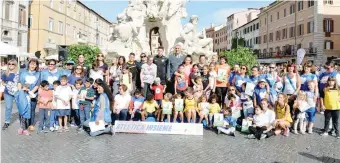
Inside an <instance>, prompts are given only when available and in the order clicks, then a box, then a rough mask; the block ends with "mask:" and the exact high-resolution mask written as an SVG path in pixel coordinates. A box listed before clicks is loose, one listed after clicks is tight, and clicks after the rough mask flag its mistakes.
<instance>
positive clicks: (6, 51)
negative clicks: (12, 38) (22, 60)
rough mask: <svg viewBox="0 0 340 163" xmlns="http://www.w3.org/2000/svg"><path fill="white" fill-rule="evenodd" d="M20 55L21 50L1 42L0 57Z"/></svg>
mask: <svg viewBox="0 0 340 163" xmlns="http://www.w3.org/2000/svg"><path fill="white" fill-rule="evenodd" d="M18 53H19V48H17V47H15V46H12V45H9V44H6V43H3V42H0V55H16V54H18Z"/></svg>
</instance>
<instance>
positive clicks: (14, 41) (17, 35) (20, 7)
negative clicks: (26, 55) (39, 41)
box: [0, 0, 29, 52]
mask: <svg viewBox="0 0 340 163" xmlns="http://www.w3.org/2000/svg"><path fill="white" fill-rule="evenodd" d="M0 3H1V7H0V13H1V15H0V32H1V41H2V42H4V43H8V44H11V45H13V46H15V47H18V48H19V51H20V52H27V34H28V19H27V18H28V7H29V1H28V0H20V1H15V0H0Z"/></svg>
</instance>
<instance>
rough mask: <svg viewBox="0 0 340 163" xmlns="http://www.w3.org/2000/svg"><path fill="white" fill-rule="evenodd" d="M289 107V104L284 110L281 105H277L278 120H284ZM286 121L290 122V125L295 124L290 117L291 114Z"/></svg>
mask: <svg viewBox="0 0 340 163" xmlns="http://www.w3.org/2000/svg"><path fill="white" fill-rule="evenodd" d="M287 105H288V104H285V105H284V106H283V107H282V108H281V107H280V105H279V104H277V105H276V116H277V118H278V119H282V118H283V117H285V115H286V106H287ZM286 121H287V122H290V123H291V122H293V119H292V117H291V116H290V113H289V115H288V117H287V118H286Z"/></svg>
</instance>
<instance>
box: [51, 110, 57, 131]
mask: <svg viewBox="0 0 340 163" xmlns="http://www.w3.org/2000/svg"><path fill="white" fill-rule="evenodd" d="M57 112H58V110H56V109H52V110H51V114H50V127H54V125H55V126H59V123H58V117H57Z"/></svg>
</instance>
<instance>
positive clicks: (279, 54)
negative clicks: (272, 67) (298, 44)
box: [257, 47, 317, 59]
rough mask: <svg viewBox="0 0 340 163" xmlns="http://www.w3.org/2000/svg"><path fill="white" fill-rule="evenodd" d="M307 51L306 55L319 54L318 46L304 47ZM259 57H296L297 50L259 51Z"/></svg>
mask: <svg viewBox="0 0 340 163" xmlns="http://www.w3.org/2000/svg"><path fill="white" fill-rule="evenodd" d="M304 49H305V51H306V56H313V55H316V54H317V48H315V47H310V48H304ZM257 57H258V59H265V58H285V57H296V51H295V50H290V49H288V50H284V51H278V52H266V53H259V54H257Z"/></svg>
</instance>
